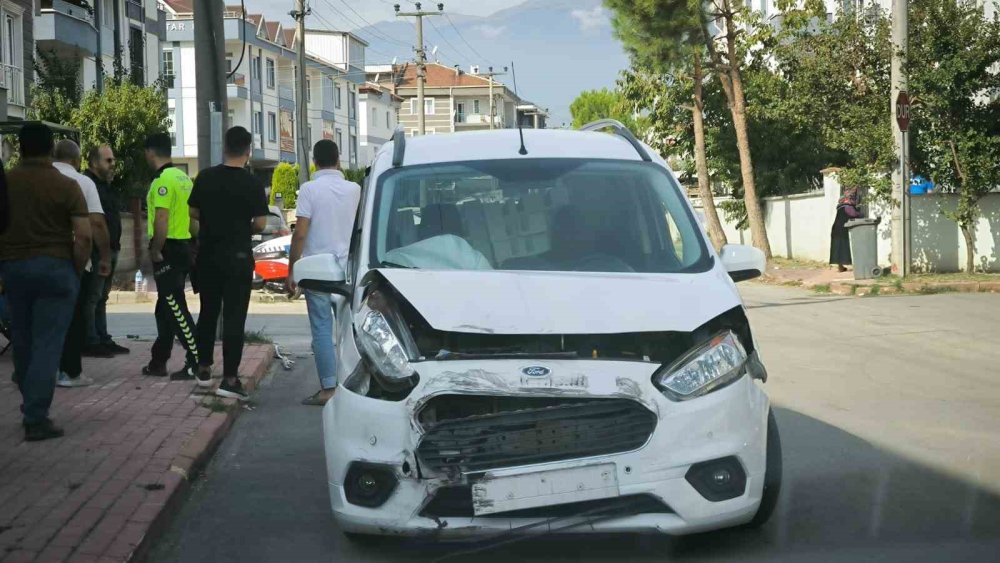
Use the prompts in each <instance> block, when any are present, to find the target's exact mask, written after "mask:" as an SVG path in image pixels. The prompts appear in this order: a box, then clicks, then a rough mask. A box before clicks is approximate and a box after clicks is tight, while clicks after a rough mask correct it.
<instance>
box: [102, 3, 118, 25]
mask: <svg viewBox="0 0 1000 563" xmlns="http://www.w3.org/2000/svg"><path fill="white" fill-rule="evenodd" d="M101 23H102V24H103V25H104V27H107V28H110V29H114V28H115V27H116V26H115V2H114V0H101Z"/></svg>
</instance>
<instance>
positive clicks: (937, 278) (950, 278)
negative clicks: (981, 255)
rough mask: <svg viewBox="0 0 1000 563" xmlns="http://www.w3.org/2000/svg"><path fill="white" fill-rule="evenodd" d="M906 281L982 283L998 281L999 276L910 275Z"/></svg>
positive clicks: (958, 273) (956, 274)
mask: <svg viewBox="0 0 1000 563" xmlns="http://www.w3.org/2000/svg"><path fill="white" fill-rule="evenodd" d="M906 281H908V282H910V281H913V282H926V283H939V282H983V281H987V282H988V281H1000V274H978V273H977V274H967V273H965V272H956V273H951V274H910V276H909V277H908V278H906Z"/></svg>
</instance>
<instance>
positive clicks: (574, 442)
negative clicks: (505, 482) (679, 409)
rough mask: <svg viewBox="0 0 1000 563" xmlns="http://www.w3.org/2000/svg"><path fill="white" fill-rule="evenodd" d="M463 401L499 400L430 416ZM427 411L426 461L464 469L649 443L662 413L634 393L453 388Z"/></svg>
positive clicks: (458, 406)
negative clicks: (532, 393) (550, 394)
mask: <svg viewBox="0 0 1000 563" xmlns="http://www.w3.org/2000/svg"><path fill="white" fill-rule="evenodd" d="M463 402H466V403H467V404H477V403H478V404H479V406H480V407H481V404H482V403H484V402H492V403H491V404H493V408H492V411H491V412H486V413H483V414H474V415H471V416H455V417H447V418H445V417H440V416H425V412H432V413H443V412H458V413H461V412H464V411H463V408H462V407H464V406H466V405H464V404H463ZM431 409H433V410H431ZM481 410H482V409H481V408H480V410H479V411H475V410H473V412H481ZM419 418H420V420H421V423H422V424H423V426H424V429H425V431H426V433H425V434H424V437H423V439H422V440H421V442H420V446H419V447H418V448H417V454H418V456H419V458H420V461H421V463H422V465H423V466H424V467H426V468H428V469H431V470H436V471H444V472H464V473H472V472H479V471H485V470H488V469H499V468H503V467H513V466H519V465H531V464H535V463H545V462H551V461H560V460H566V459H576V458H583V457H591V456H598V455H605V454H613V453H620V452H627V451H630V450H634V449H637V448H639V447H641V446H642V445H643V444H645V443H646V441H647V440H648V439H649V436H650V435H651V434H652V433H653V429H654V428H655V427H656V415H655V414H653V413H652V412H651V411H649V410H648V409H646V408H645V407H644V406H642V405H641V404H640V403H637V402H635V401H632V400H628V399H570V398H566V399H552V398H529V397H526V398H499V397H463V396H459V395H446V396H443V397H436V398H435V399H432V400H431V401H429V402H428V404H427V405H426V406H425V407H424V409H422V411H421V416H420V417H419Z"/></svg>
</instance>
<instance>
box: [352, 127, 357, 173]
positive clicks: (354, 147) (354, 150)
mask: <svg viewBox="0 0 1000 563" xmlns="http://www.w3.org/2000/svg"><path fill="white" fill-rule="evenodd" d="M357 167H358V137H357V136H356V135H351V168H357Z"/></svg>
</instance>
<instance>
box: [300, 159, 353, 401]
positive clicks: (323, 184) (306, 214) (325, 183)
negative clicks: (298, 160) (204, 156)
mask: <svg viewBox="0 0 1000 563" xmlns="http://www.w3.org/2000/svg"><path fill="white" fill-rule="evenodd" d="M313 162H315V163H316V173H315V174H314V175H313V180H312V181H310V182H306V183H305V184H303V185H302V187H301V188H299V195H298V204H297V208H296V210H295V218H296V220H295V234H294V235H292V248H291V251H290V252H289V256H288V288H289V290H291V291H294V290H295V282H294V280H293V278H292V271H293V269H294V268H295V262H296V261H297V260H298V259H299V258H304V257H306V256H313V255H315V254H333V255H334V256H335V257H336V258H337V260H338V261H339V262H341V263H344V262H346V261H347V253H348V250H349V249H350V246H351V231H352V229H353V228H354V219H355V216H356V215H357V212H358V203H359V202H360V201H361V187H360V186H358V185H357V184H355V183H354V182H349V181H347V180H346V179H345V178H344V173H343V172H341V171H340V151H339V150H338V148H337V145H336V143H334V142H333V141H331V140H329V139H324V140H322V141H319V142H318V143H316V145H315V146H313ZM305 295H306V307H307V310H308V311H309V327H310V329H311V331H312V350H313V355H314V356H315V358H316V372H317V374H318V375H319V382H320V387H321V388H320V390H319V391H317V392H316V393H315V394H314V395H312V396H310V397H308V398H306V399H304V400H303V401H302V404H304V405H317V406H321V405H324V404H326V402H327V401H328V400H329V399H330V397H332V396H333V393H334V391H335V390H336V389H337V352H336V349H335V347H334V344H333V323H334V309H333V307H334V302H333V296H332V295H330V294H329V293H320V292H317V291H312V290H306V291H305Z"/></svg>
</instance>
